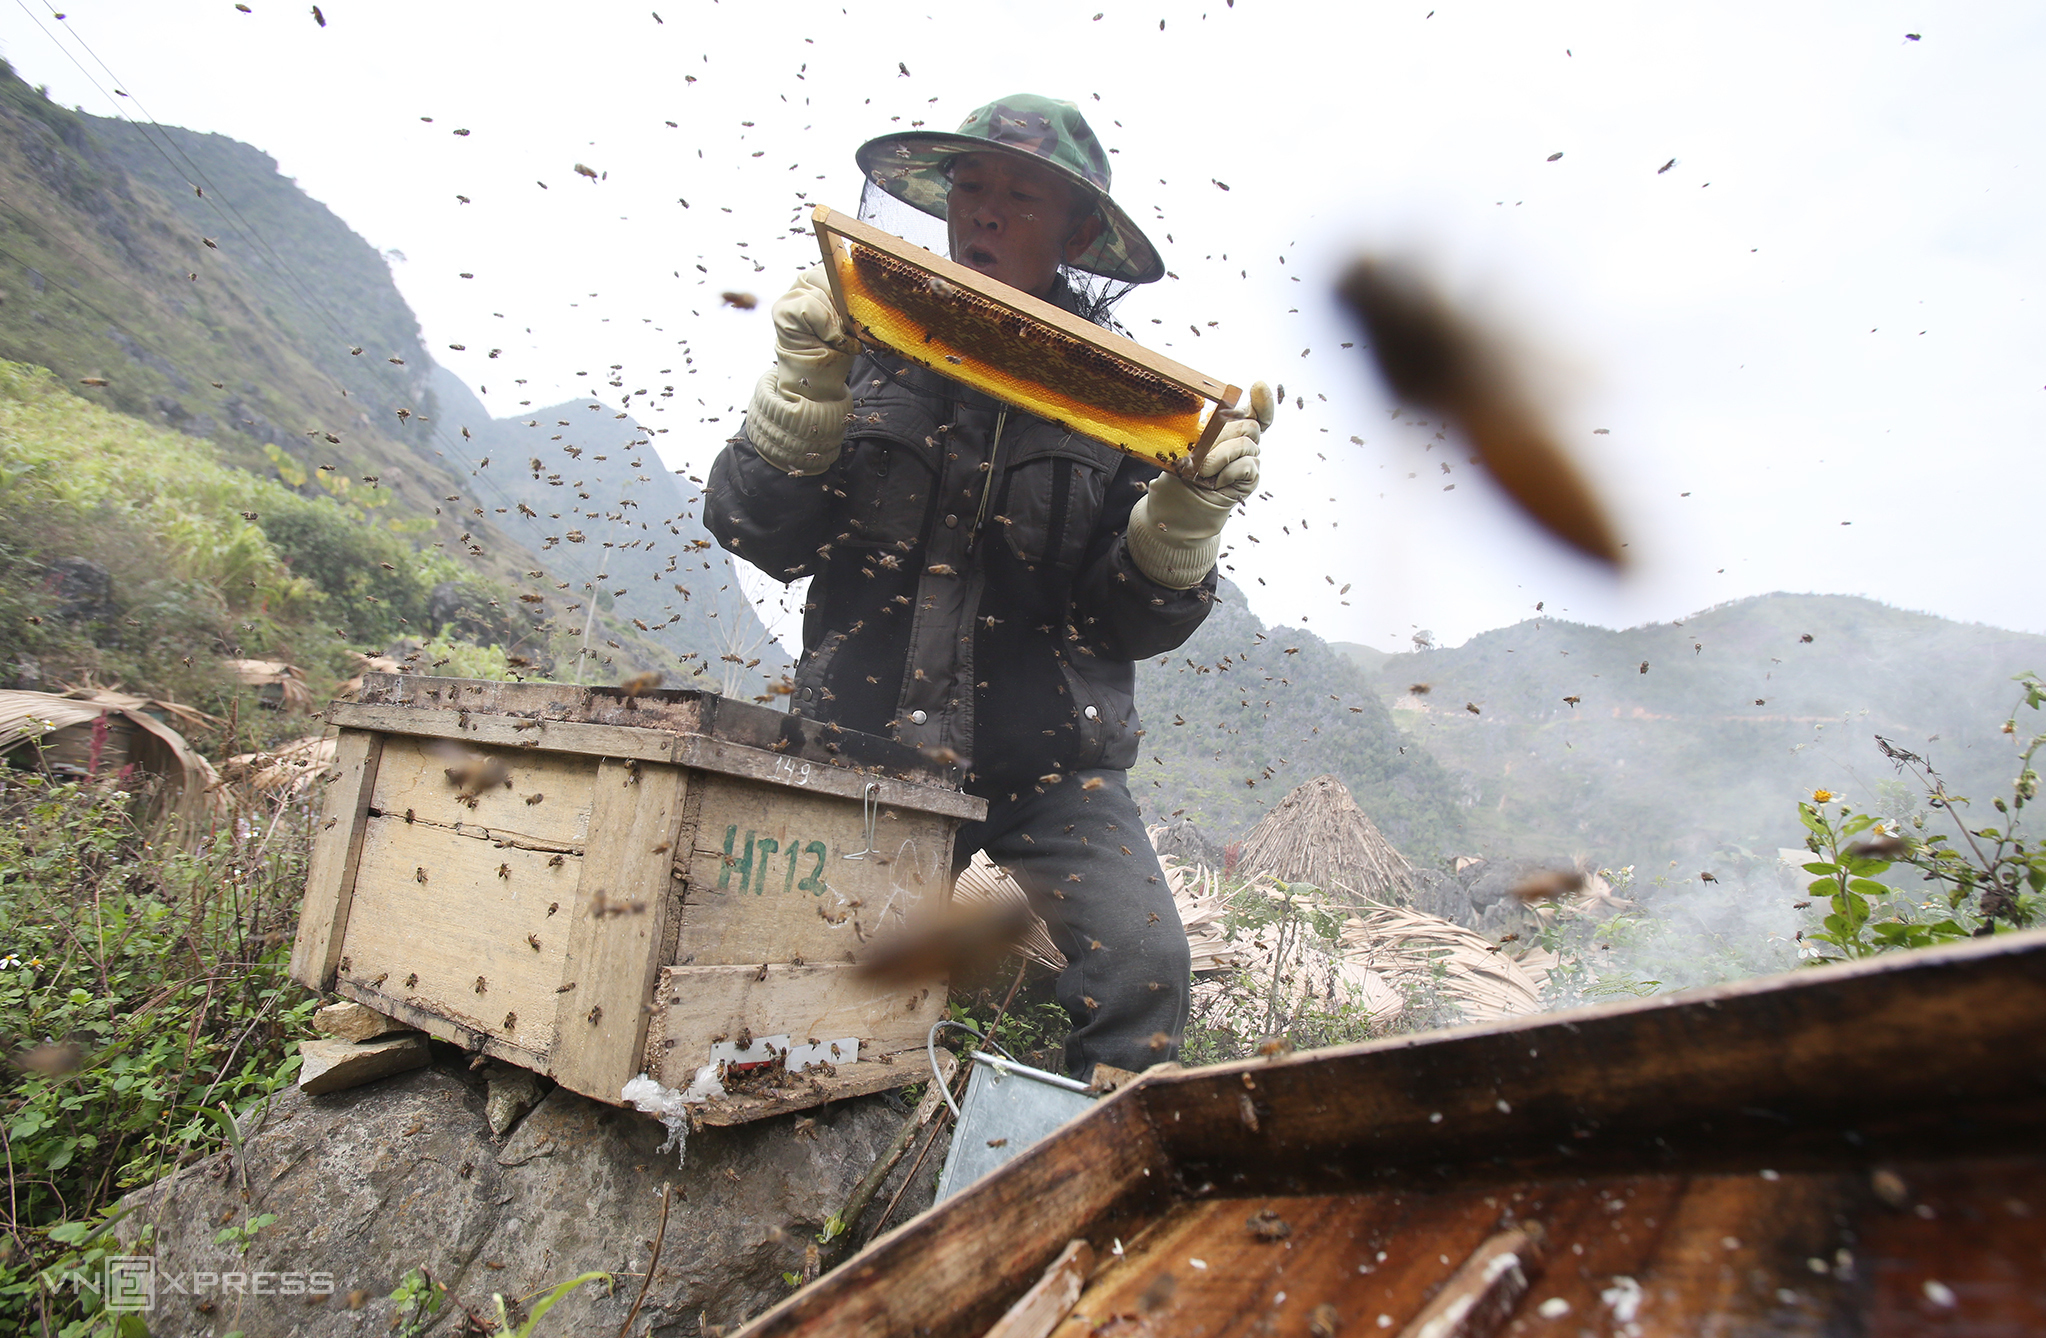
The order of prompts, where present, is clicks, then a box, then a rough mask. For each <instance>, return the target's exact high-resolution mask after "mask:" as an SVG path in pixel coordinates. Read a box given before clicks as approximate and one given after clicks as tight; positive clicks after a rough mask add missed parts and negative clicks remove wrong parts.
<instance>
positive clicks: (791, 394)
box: [746, 265, 859, 474]
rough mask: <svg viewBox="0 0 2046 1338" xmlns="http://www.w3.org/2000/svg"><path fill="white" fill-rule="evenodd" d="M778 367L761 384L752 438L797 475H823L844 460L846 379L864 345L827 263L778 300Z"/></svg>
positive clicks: (749, 413)
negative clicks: (836, 298) (838, 301)
mask: <svg viewBox="0 0 2046 1338" xmlns="http://www.w3.org/2000/svg"><path fill="white" fill-rule="evenodd" d="M770 311H771V313H772V315H773V316H774V358H775V365H774V368H773V370H772V371H769V372H767V373H766V374H765V375H763V376H762V377H761V378H760V384H758V385H757V386H755V387H754V388H753V400H752V403H751V404H749V405H748V406H747V409H746V438H747V440H748V441H751V442H752V443H753V449H754V450H756V451H758V452H759V453H760V458H761V459H763V460H765V461H767V462H768V463H769V464H771V465H774V466H776V467H777V468H780V469H785V470H787V471H788V472H789V473H791V474H821V473H823V472H824V471H825V470H827V469H829V468H831V466H832V465H833V464H835V463H836V462H837V460H838V449H839V447H840V445H842V444H843V443H844V441H845V418H846V413H847V412H848V410H849V409H850V408H851V405H852V397H851V396H850V395H849V394H847V392H846V386H845V378H846V376H847V374H848V373H850V372H851V371H852V361H853V354H854V353H856V352H857V351H858V350H859V345H858V343H857V342H856V341H854V340H853V339H852V338H850V337H849V336H848V335H847V334H846V332H845V329H844V327H843V326H842V325H841V324H840V323H839V319H838V308H837V307H836V306H835V305H834V304H833V303H832V300H831V280H830V279H828V278H827V277H825V274H824V267H823V266H822V265H818V266H815V267H813V268H811V269H809V270H806V271H805V272H804V273H803V275H802V276H801V277H800V278H798V279H797V280H796V282H795V285H794V286H793V287H791V288H790V289H789V290H788V291H787V292H786V293H783V294H782V295H781V296H780V297H778V298H776V299H775V300H774V305H773V306H772V307H771V308H770Z"/></svg>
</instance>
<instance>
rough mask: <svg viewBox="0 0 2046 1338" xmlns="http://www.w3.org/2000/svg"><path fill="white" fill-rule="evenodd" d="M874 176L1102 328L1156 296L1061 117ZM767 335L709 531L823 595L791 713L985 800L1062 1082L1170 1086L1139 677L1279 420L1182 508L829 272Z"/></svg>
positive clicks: (1175, 997) (1033, 103)
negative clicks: (1152, 1068)
mask: <svg viewBox="0 0 2046 1338" xmlns="http://www.w3.org/2000/svg"><path fill="white" fill-rule="evenodd" d="M857 157H858V161H859V165H860V168H861V171H862V173H863V174H864V178H865V180H866V182H867V183H868V187H869V189H874V188H878V189H879V190H881V191H883V192H885V194H886V196H887V197H888V198H890V199H892V200H893V201H896V202H900V203H901V204H907V205H909V206H912V207H913V208H914V209H916V210H920V211H922V212H923V213H926V214H929V215H933V216H935V217H937V218H941V219H943V220H944V221H945V224H946V230H947V234H948V238H949V244H950V250H951V255H952V258H953V259H954V260H956V261H957V262H959V263H960V264H962V265H965V266H967V267H969V268H971V269H974V270H978V271H979V272H980V273H982V274H985V275H987V276H989V277H990V278H993V279H997V280H1000V281H1001V282H1003V283H1006V284H1010V285H1012V286H1014V287H1016V288H1019V289H1021V290H1023V291H1024V292H1026V293H1031V294H1034V295H1036V296H1038V297H1041V298H1044V299H1045V300H1047V301H1050V302H1052V303H1055V304H1056V305H1058V306H1060V307H1062V308H1064V309H1066V310H1068V311H1074V312H1076V313H1079V314H1081V315H1084V316H1086V317H1087V318H1088V319H1091V320H1095V321H1097V322H1102V323H1105V321H1106V315H1107V308H1108V307H1109V306H1112V304H1113V301H1114V300H1115V298H1116V297H1117V296H1119V295H1120V294H1121V293H1124V292H1127V291H1128V290H1129V288H1130V287H1131V286H1133V285H1136V284H1142V283H1150V282H1153V281H1155V280H1157V279H1158V278H1160V277H1162V276H1163V274H1164V273H1165V265H1164V262H1163V261H1162V260H1161V259H1160V257H1159V255H1158V252H1157V250H1156V248H1154V247H1153V246H1152V245H1151V243H1150V241H1149V240H1148V239H1147V238H1146V237H1145V236H1144V234H1143V232H1142V231H1141V230H1139V229H1138V227H1137V226H1136V224H1135V223H1133V222H1131V220H1130V218H1129V215H1128V214H1127V213H1125V212H1124V211H1123V209H1122V208H1121V207H1120V206H1118V205H1117V204H1116V203H1115V201H1114V199H1113V198H1112V197H1111V196H1110V195H1109V167H1108V155H1107V153H1106V152H1105V151H1104V150H1103V149H1102V146H1101V142H1100V141H1099V140H1098V139H1097V138H1095V135H1094V132H1093V130H1092V129H1090V128H1089V127H1088V125H1087V122H1086V119H1085V118H1084V117H1082V116H1081V114H1080V112H1079V110H1078V109H1077V108H1075V107H1074V106H1073V105H1072V104H1070V103H1065V102H1057V101H1053V100H1052V99H1050V98H1043V97H1035V96H1029V95H1019V96H1015V97H1007V98H1003V99H1001V100H999V101H997V102H993V103H990V104H989V105H987V106H985V107H982V108H981V109H980V110H978V111H976V112H974V113H973V114H972V115H971V116H969V117H967V119H966V121H965V123H964V124H963V125H961V126H960V127H959V129H958V131H957V132H956V133H953V134H945V133H943V132H929V131H922V130H913V131H907V132H903V133H897V134H890V135H884V136H882V137H881V138H879V139H874V140H870V141H869V142H868V143H866V144H865V145H863V146H862V147H861V148H860V150H859V152H858V155H857ZM863 212H864V210H863ZM773 316H774V332H775V349H774V354H775V362H774V366H773V367H772V368H770V369H769V370H768V371H767V372H766V373H765V374H764V375H763V376H762V377H761V378H760V382H759V384H758V386H756V387H755V389H754V392H753V398H752V402H751V404H750V405H749V406H748V410H747V414H746V418H745V422H744V425H743V427H742V428H741V429H740V431H739V433H738V435H737V436H735V437H733V438H732V439H731V441H730V442H729V444H727V446H726V447H725V449H724V451H723V453H722V454H720V455H719V456H718V459H717V461H716V463H715V464H714V465H713V466H712V469H711V474H710V482H709V485H708V486H707V488H706V489H705V501H704V521H705V523H706V524H707V525H708V526H709V528H710V530H711V532H712V533H713V534H715V535H716V536H717V538H718V541H719V542H720V543H721V544H723V545H724V546H725V547H726V548H727V549H729V550H730V551H731V552H732V553H734V554H736V555H737V556H739V557H742V558H744V559H746V560H747V561H749V562H751V563H753V564H754V565H755V566H757V567H759V568H760V569H761V570H762V571H764V572H766V573H767V574H768V575H769V576H772V577H774V578H775V579H776V580H779V581H783V582H789V581H794V580H797V579H799V578H801V577H806V576H807V577H810V578H812V580H811V585H810V589H809V600H808V602H807V603H805V604H804V605H803V615H804V616H803V656H802V661H801V663H800V665H799V666H798V668H797V670H796V675H795V680H794V690H793V695H792V697H791V699H790V710H791V712H792V713H799V714H801V715H803V716H806V717H810V718H814V719H818V720H825V721H832V722H836V723H838V724H840V725H842V726H844V727H845V728H847V729H854V730H860V731H864V732H866V733H870V734H877V735H881V736H884V737H889V738H894V739H899V740H901V741H902V742H904V743H907V744H911V745H914V746H917V747H919V748H921V749H923V750H924V751H925V752H926V754H927V755H929V756H933V757H938V758H941V759H945V760H947V761H951V762H952V763H953V764H954V765H956V767H957V768H958V771H957V775H958V777H959V779H960V781H961V783H962V784H963V785H964V787H965V788H966V789H967V790H968V791H969V792H970V793H972V794H975V795H978V796H980V797H982V798H984V799H986V800H987V801H988V815H987V818H986V820H985V821H983V822H978V823H969V824H967V825H966V826H965V827H964V828H963V829H962V830H961V831H960V833H959V839H958V844H957V848H956V851H955V854H954V864H955V871H956V869H958V868H964V867H965V865H966V863H967V861H968V860H969V859H970V858H971V857H972V855H973V852H974V851H976V850H985V851H987V852H988V855H989V857H990V858H991V859H993V860H994V861H995V863H997V864H999V865H1001V866H1002V867H1003V868H1006V869H1008V870H1009V871H1010V872H1011V873H1012V874H1013V875H1014V876H1015V878H1016V880H1017V881H1018V882H1019V883H1020V884H1021V885H1022V886H1023V888H1024V890H1025V891H1026V892H1027V893H1028V894H1029V897H1030V901H1031V905H1032V906H1033V907H1034V908H1035V909H1036V911H1037V912H1038V914H1039V915H1041V916H1042V917H1043V918H1044V921H1045V923H1046V924H1047V925H1048V926H1049V927H1050V930H1051V936H1052V939H1053V941H1054V942H1055V943H1056V944H1057V945H1058V947H1059V950H1060V951H1061V952H1062V953H1064V954H1065V957H1066V961H1067V962H1068V963H1069V965H1068V966H1067V968H1066V970H1065V972H1064V973H1063V974H1062V975H1061V976H1060V977H1059V980H1058V985H1057V997H1058V1000H1059V1002H1060V1003H1061V1004H1062V1005H1063V1006H1064V1007H1065V1009H1066V1011H1067V1012H1068V1013H1069V1014H1070V1016H1071V1019H1072V1024H1073V1026H1072V1032H1071V1034H1070V1036H1069V1038H1068V1040H1067V1042H1066V1049H1065V1063H1066V1068H1067V1071H1068V1072H1069V1073H1072V1074H1074V1075H1075V1076H1080V1077H1085V1076H1087V1075H1088V1074H1090V1073H1091V1072H1092V1069H1093V1066H1094V1064H1096V1063H1097V1062H1099V1063H1106V1064H1111V1065H1115V1066H1117V1067H1120V1068H1126V1069H1142V1068H1145V1067H1147V1066H1149V1065H1151V1064H1153V1063H1157V1062H1159V1061H1161V1060H1168V1059H1172V1058H1173V1057H1174V1056H1175V1055H1176V1054H1177V1052H1178V1048H1179V1040H1180V1035H1181V1032H1182V1030H1183V1029H1184V1027H1185V1025H1186V1018H1187V997H1188V986H1189V983H1190V978H1189V971H1188V960H1189V959H1188V953H1187V944H1186V935H1185V933H1184V931H1183V930H1182V929H1181V928H1180V924H1179V918H1178V915H1177V913H1176V912H1175V910H1174V908H1173V903H1172V896H1171V891H1170V889H1169V887H1168V886H1167V884H1166V881H1165V879H1164V877H1163V875H1162V874H1161V872H1160V870H1159V866H1158V860H1157V856H1156V855H1155V854H1154V853H1153V851H1152V849H1151V845H1150V843H1149V841H1147V840H1146V839H1145V836H1144V824H1143V820H1142V817H1141V816H1140V814H1139V812H1138V809H1137V804H1136V802H1135V801H1134V800H1133V799H1132V798H1131V796H1130V792H1129V788H1128V785H1127V783H1126V778H1127V773H1128V768H1129V766H1130V764H1131V763H1133V762H1134V761H1135V760H1136V758H1137V752H1138V746H1139V740H1140V737H1141V735H1142V729H1141V727H1140V726H1139V724H1138V719H1137V711H1136V703H1135V661H1137V660H1139V659H1142V658H1144V657H1146V656H1151V655H1160V654H1163V653H1165V652H1168V651H1171V650H1173V649H1175V648H1177V647H1178V646H1179V645H1180V644H1181V643H1183V642H1184V641H1185V640H1186V639H1187V637H1188V636H1190V635H1191V634H1192V633H1193V631H1194V629H1195V628H1197V627H1198V626H1200V624H1201V620H1202V619H1204V618H1205V617H1207V615H1208V611H1209V609H1210V608H1211V607H1212V606H1213V602H1214V598H1215V584H1216V575H1215V559H1216V554H1217V551H1218V550H1219V548H1220V546H1221V534H1222V527H1223V524H1224V523H1225V522H1226V521H1227V519H1228V517H1229V512H1230V509H1231V508H1232V507H1234V506H1236V505H1237V504H1238V503H1241V502H1243V501H1244V500H1246V499H1247V498H1249V497H1250V495H1251V494H1252V492H1254V491H1255V490H1256V488H1257V480H1258V440H1259V433H1260V430H1261V429H1262V428H1264V427H1269V426H1270V409H1269V407H1265V408H1264V409H1263V418H1264V421H1262V422H1260V421H1259V420H1258V419H1257V418H1256V417H1250V418H1245V419H1242V420H1239V421H1236V422H1232V423H1230V424H1229V425H1228V426H1227V427H1225V428H1224V429H1223V430H1222V432H1221V434H1220V436H1219V438H1218V439H1217V441H1216V442H1215V444H1214V447H1213V448H1212V450H1211V451H1210V452H1209V454H1208V455H1207V457H1206V459H1205V462H1204V464H1203V468H1202V471H1201V476H1200V478H1199V479H1198V480H1196V481H1194V482H1191V483H1189V482H1187V481H1185V480H1183V479H1180V478H1178V477H1176V476H1174V475H1172V474H1169V473H1163V472H1161V471H1160V470H1158V469H1157V468H1155V467H1154V466H1152V465H1149V464H1146V463H1143V462H1141V461H1139V460H1137V459H1134V458H1132V457H1130V456H1127V455H1124V454H1122V453H1120V452H1118V451H1115V450H1112V449H1110V448H1109V447H1107V446H1103V445H1101V444H1099V443H1097V442H1094V441H1092V440H1089V439H1087V438H1084V437H1081V436H1078V435H1076V434H1074V433H1072V432H1070V431H1068V430H1067V429H1065V428H1062V427H1059V426H1057V425H1055V424H1053V423H1050V422H1046V421H1045V420H1043V419H1041V418H1037V417H1034V416H1032V415H1030V414H1026V413H1023V412H1021V411H1018V410H1015V409H1011V408H1008V407H1006V406H1005V405H1003V404H1002V403H1000V402H998V401H996V400H994V399H991V398H989V397H988V396H986V395H983V394H980V393H979V392H977V391H974V390H972V389H969V388H967V387H966V386H963V385H961V384H959V383H958V382H955V381H951V380H948V379H946V378H945V377H942V376H939V375H938V374H936V373H934V372H932V371H930V370H928V369H926V368H923V367H920V366H918V365H916V364H914V363H912V362H909V361H907V360H905V359H901V358H897V357H894V356H892V355H888V354H883V353H877V352H874V351H872V350H868V349H864V348H862V347H860V346H859V345H857V344H856V343H855V342H854V341H853V340H851V339H850V338H848V336H847V335H846V332H845V331H844V330H843V329H842V328H841V325H840V322H839V320H838V317H837V314H836V311H835V308H834V306H833V303H832V298H831V293H830V290H829V286H828V281H827V280H826V278H825V276H824V273H823V271H822V269H821V268H819V269H815V270H812V271H811V272H809V273H806V274H804V275H803V276H802V277H801V278H800V279H799V280H798V281H797V282H796V284H795V286H794V287H793V288H791V289H790V290H789V291H788V292H787V293H786V294H784V295H783V296H782V297H780V298H779V299H777V300H776V301H775V303H774V306H773ZM1260 389H1262V388H1260ZM1253 399H1254V401H1255V402H1256V403H1258V404H1260V405H1261V406H1269V403H1270V397H1269V395H1254V396H1253Z"/></svg>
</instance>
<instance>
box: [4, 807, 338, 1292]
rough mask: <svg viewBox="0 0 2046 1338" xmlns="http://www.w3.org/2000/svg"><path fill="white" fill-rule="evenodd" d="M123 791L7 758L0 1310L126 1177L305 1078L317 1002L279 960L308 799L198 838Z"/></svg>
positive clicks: (129, 1182)
mask: <svg viewBox="0 0 2046 1338" xmlns="http://www.w3.org/2000/svg"><path fill="white" fill-rule="evenodd" d="M128 798H129V796H127V795H126V794H124V793H122V792H121V791H119V790H117V789H116V788H114V786H113V785H112V784H110V783H105V782H98V783H95V782H76V783H64V782H55V781H52V780H49V779H48V778H46V777H42V776H38V775H35V774H32V773H24V772H20V771H0V1042H4V1044H5V1047H6V1050H7V1052H8V1054H9V1055H10V1056H12V1059H13V1062H12V1063H10V1064H8V1065H7V1066H6V1067H5V1070H4V1072H0V1132H4V1134H5V1136H6V1144H5V1147H6V1153H7V1157H6V1172H7V1178H8V1186H7V1189H8V1192H7V1195H6V1197H5V1199H4V1200H0V1221H4V1227H0V1229H4V1233H5V1242H6V1245H5V1248H4V1249H0V1255H4V1259H0V1323H5V1322H7V1321H12V1324H11V1325H9V1327H10V1328H11V1329H12V1330H13V1331H16V1332H20V1331H24V1330H26V1329H27V1328H28V1327H29V1324H30V1322H31V1320H32V1319H42V1320H47V1321H53V1322H54V1324H55V1327H53V1328H51V1329H50V1331H52V1332H54V1331H55V1330H56V1328H61V1327H62V1325H63V1323H64V1322H66V1321H68V1320H73V1319H76V1318H78V1317H79V1313H80V1312H79V1310H78V1307H80V1306H81V1305H89V1304H90V1303H91V1302H90V1299H89V1298H90V1293H81V1292H77V1291H74V1290H71V1289H63V1290H52V1288H51V1286H50V1283H51V1281H52V1280H53V1279H55V1278H57V1277H59V1276H61V1274H62V1272H63V1270H65V1269H67V1268H77V1267H79V1266H80V1261H81V1257H82V1253H86V1252H89V1251H90V1250H91V1249H93V1248H101V1249H102V1250H103V1249H104V1246H105V1244H106V1242H105V1240H104V1238H101V1239H100V1241H99V1243H98V1245H97V1246H95V1245H94V1243H93V1241H92V1239H91V1233H92V1228H93V1226H94V1225H95V1224H97V1223H100V1222H101V1221H102V1214H103V1213H104V1211H105V1210H107V1209H108V1208H109V1207H110V1205H111V1204H112V1203H113V1202H114V1201H115V1200H116V1199H118V1198H119V1196H120V1195H121V1194H122V1193H124V1192H125V1191H127V1190H129V1189H132V1188H134V1187H136V1186H139V1185H144V1184H147V1183H149V1182H151V1181H153V1180H156V1179H157V1178H159V1177H160V1176H162V1175H164V1174H166V1173H168V1172H169V1171H170V1170H172V1169H174V1168H175V1167H176V1166H177V1165H178V1164H180V1163H181V1162H183V1161H187V1160H189V1159H191V1158H193V1157H195V1156H197V1155H200V1154H202V1153H205V1152H209V1151H211V1150H213V1149H214V1148H216V1147H218V1146H219V1144H220V1141H221V1139H222V1136H223V1133H224V1123H223V1122H224V1120H225V1119H226V1118H228V1117H241V1116H246V1115H247V1114H248V1113H249V1112H250V1111H251V1110H253V1109H254V1108H255V1107H257V1106H258V1105H260V1104H261V1103H262V1102H263V1101H264V1100H265V1099H266V1098H267V1097H269V1096H270V1095H271V1094H272V1093H274V1092H276V1091H277V1090H279V1089H280V1088H281V1087H283V1086H284V1085H285V1084H287V1083H289V1082H290V1081H291V1080H292V1078H293V1077H294V1076H295V1074H296V1070H297V1066H298V1060H297V1056H296V1054H295V1053H287V1051H288V1050H289V1049H290V1042H291V1041H292V1040H293V1039H294V1038H296V1037H298V1036H302V1035H308V1034H310V1033H309V1031H308V1029H307V1023H308V1020H309V1018H310V1015H311V1012H312V1010H313V1008H314V1007H315V1005H316V1003H317V1001H316V1000H315V999H313V998H312V997H311V996H309V995H308V994H307V993H306V991H305V990H303V989H301V988H300V987H299V986H298V985H296V984H295V983H293V982H292V981H291V980H290V979H289V978H288V976H287V974H286V968H287V964H288V960H289V956H290V951H291V932H292V929H293V925H294V920H295V917H296V915H297V903H298V898H299V893H300V888H301V885H302V883H303V879H304V875H305V852H306V849H307V847H308V845H309V843H310V826H311V816H310V811H309V810H307V809H304V808H302V807H293V806H290V805H282V806H277V807H271V808H263V809H256V808H248V809H244V810H243V811H240V812H238V813H235V814H234V815H233V816H232V818H231V819H229V820H225V821H223V822H222V823H221V825H220V827H219V829H218V830H217V831H216V832H215V833H214V834H213V835H212V836H211V838H210V839H208V840H206V841H204V842H203V843H200V845H199V848H198V849H197V850H196V851H186V850H182V849H176V848H169V847H161V846H155V845H152V844H150V843H149V842H148V841H146V840H145V839H144V837H143V835H142V833H141V832H139V831H138V830H137V829H136V827H135V826H134V825H133V823H132V821H131V819H130V818H129V816H128V814H129V804H128Z"/></svg>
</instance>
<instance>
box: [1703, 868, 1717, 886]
mask: <svg viewBox="0 0 2046 1338" xmlns="http://www.w3.org/2000/svg"><path fill="white" fill-rule="evenodd" d="M1698 881H1699V882H1701V883H1716V882H1718V881H1719V878H1718V877H1717V875H1715V874H1712V873H1710V872H1707V871H1706V870H1704V869H1700V870H1699V871H1698Z"/></svg>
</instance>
